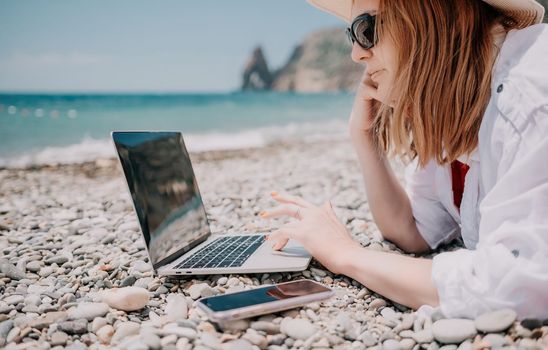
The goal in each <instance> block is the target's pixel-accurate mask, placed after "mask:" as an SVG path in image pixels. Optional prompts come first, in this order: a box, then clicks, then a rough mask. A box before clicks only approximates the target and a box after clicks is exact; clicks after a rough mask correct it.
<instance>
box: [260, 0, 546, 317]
mask: <svg viewBox="0 0 548 350" xmlns="http://www.w3.org/2000/svg"><path fill="white" fill-rule="evenodd" d="M309 1H310V2H311V3H312V4H314V5H316V6H318V7H319V8H321V9H323V10H325V11H327V12H329V13H331V14H334V15H337V16H339V17H341V18H343V19H344V20H345V21H347V22H348V23H351V26H350V28H349V29H348V33H349V37H350V39H351V41H352V59H353V60H354V61H355V62H358V63H363V64H364V65H365V71H364V74H363V77H362V80H361V83H360V84H359V87H358V89H357V93H356V97H355V101H354V105H353V109H352V113H351V116H350V121H349V129H350V136H351V140H352V144H353V146H354V148H355V150H356V152H357V155H358V158H359V161H360V165H361V169H362V171H363V177H364V181H365V188H366V193H367V198H368V203H369V205H370V208H371V212H372V214H373V218H374V220H375V222H376V224H377V226H378V227H379V229H380V231H381V233H382V234H383V236H384V238H385V239H387V240H390V241H392V242H393V243H394V244H396V245H397V246H398V247H400V248H401V249H402V250H404V251H406V252H415V253H418V252H426V251H428V250H430V249H435V248H437V247H438V246H439V245H440V244H442V243H446V242H449V241H451V240H452V239H454V238H455V237H458V236H459V235H460V236H461V237H462V239H463V242H464V245H465V248H463V249H459V250H456V251H451V252H443V253H440V254H438V255H436V256H435V257H434V258H433V259H432V260H430V259H424V258H414V257H410V256H402V255H398V254H391V253H386V252H379V251H373V250H369V249H367V248H363V247H362V246H360V244H358V243H357V242H355V241H354V240H353V239H352V237H351V236H350V234H349V233H348V232H347V230H346V229H345V227H344V225H343V224H341V223H340V222H339V221H338V219H337V218H336V216H335V215H334V213H333V210H332V208H331V206H330V204H329V203H326V204H325V205H323V206H321V207H318V206H315V205H312V204H310V203H308V202H307V201H305V200H303V199H301V198H298V197H294V196H290V195H279V194H277V193H273V194H272V195H273V198H274V199H275V200H276V201H278V202H279V203H280V206H278V207H277V208H274V209H272V210H270V211H268V212H263V213H262V214H261V215H262V216H263V217H279V216H291V217H294V218H295V219H297V220H295V222H292V223H290V224H288V225H286V226H284V227H282V228H280V229H279V230H277V231H276V232H274V233H272V234H271V235H270V237H269V239H271V240H272V241H273V242H274V246H273V247H274V249H281V248H283V246H284V245H285V244H286V242H287V240H288V239H290V238H292V239H295V240H297V241H299V242H300V243H301V244H303V246H304V247H305V248H306V249H307V250H308V251H309V252H310V253H311V254H312V255H313V256H314V257H315V258H316V259H317V260H318V261H319V262H321V263H322V264H323V265H324V266H325V267H327V268H328V269H330V270H331V271H332V272H334V273H340V274H345V275H347V276H349V277H351V278H353V279H355V280H357V281H359V282H361V283H362V284H363V285H365V286H366V287H367V288H369V289H372V290H374V291H376V292H377V293H379V294H382V295H384V296H386V297H387V298H390V299H392V300H394V301H396V302H398V303H400V304H404V305H407V306H410V307H413V308H418V307H419V306H421V305H431V306H434V307H436V306H439V307H440V309H441V311H442V313H443V314H444V315H445V316H446V317H469V318H474V317H476V316H477V315H479V314H481V313H483V312H486V311H490V310H496V309H501V308H513V309H514V310H516V311H517V313H518V316H519V317H520V318H525V317H535V318H541V319H544V318H548V66H547V65H546V63H545V62H546V57H548V26H546V25H545V24H537V23H539V22H541V21H542V18H543V14H544V9H543V8H542V7H541V6H540V5H539V4H538V3H537V2H536V1H534V0H514V1H507V0H489V1H487V0H486V1H482V0H412V1H411V0H354V1H352V0H309ZM390 155H392V156H393V155H398V156H400V157H402V158H403V159H404V160H411V162H410V163H409V165H408V166H407V168H406V178H407V181H406V183H407V187H406V189H404V188H403V187H402V185H401V184H400V183H399V182H398V180H397V179H396V177H395V176H394V174H393V172H392V170H391V168H390V165H389V163H388V161H387V157H388V156H390Z"/></svg>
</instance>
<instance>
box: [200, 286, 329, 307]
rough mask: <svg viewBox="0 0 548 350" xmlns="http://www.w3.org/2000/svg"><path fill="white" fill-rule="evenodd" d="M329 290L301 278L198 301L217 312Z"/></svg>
mask: <svg viewBox="0 0 548 350" xmlns="http://www.w3.org/2000/svg"><path fill="white" fill-rule="evenodd" d="M329 290H330V289H329V288H326V287H324V286H322V285H320V284H317V283H314V282H311V281H308V280H302V281H295V282H290V283H282V284H277V285H273V286H267V287H261V288H256V289H252V290H246V291H243V292H236V293H231V294H225V295H220V296H216V297H210V298H205V299H202V300H200V302H202V303H203V304H204V305H206V306H207V307H209V308H210V309H211V310H213V311H214V312H217V311H226V310H231V309H237V308H241V307H246V306H252V305H257V304H264V303H268V302H271V301H275V300H280V299H289V298H295V297H298V296H302V295H309V294H314V293H321V292H325V291H329Z"/></svg>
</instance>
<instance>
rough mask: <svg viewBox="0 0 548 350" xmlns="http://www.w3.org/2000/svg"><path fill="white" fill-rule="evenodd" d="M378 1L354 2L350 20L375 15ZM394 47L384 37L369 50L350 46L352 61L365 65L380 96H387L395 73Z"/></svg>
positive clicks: (355, 0)
mask: <svg viewBox="0 0 548 350" xmlns="http://www.w3.org/2000/svg"><path fill="white" fill-rule="evenodd" d="M378 8H379V0H354V1H353V4H352V19H354V18H356V17H357V16H359V15H361V14H363V13H365V12H367V13H369V14H371V15H375V14H377V11H378ZM396 53H397V51H396V47H395V45H394V43H393V42H392V40H391V39H390V38H389V37H388V36H387V35H385V36H384V37H383V38H380V40H379V41H378V42H377V43H376V44H375V46H373V47H372V48H371V49H364V48H363V47H361V46H360V45H359V44H358V43H354V45H353V46H352V60H353V61H354V62H357V63H365V65H366V70H367V72H368V73H369V75H370V76H371V80H373V82H374V83H376V84H377V89H378V91H379V93H380V94H381V96H384V97H385V98H386V97H387V96H388V92H389V91H390V87H391V86H392V84H393V82H394V75H395V71H396V68H397V67H396V59H397V55H396Z"/></svg>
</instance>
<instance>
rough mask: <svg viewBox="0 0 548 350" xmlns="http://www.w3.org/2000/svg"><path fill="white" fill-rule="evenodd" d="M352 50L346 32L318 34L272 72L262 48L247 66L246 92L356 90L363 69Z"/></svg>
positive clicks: (340, 30)
mask: <svg viewBox="0 0 548 350" xmlns="http://www.w3.org/2000/svg"><path fill="white" fill-rule="evenodd" d="M350 49H351V48H350V45H349V43H348V42H347V39H346V35H345V34H344V29H343V28H332V29H326V30H321V31H317V32H314V33H312V34H311V35H309V36H308V37H307V38H306V39H305V40H304V41H303V42H302V43H301V44H300V45H298V46H297V47H296V48H295V49H294V50H293V53H292V54H291V57H290V58H289V60H288V61H287V63H286V64H285V65H284V66H282V67H281V68H279V69H277V70H275V71H272V72H271V71H270V70H269V68H268V66H267V64H266V61H265V59H264V57H263V55H262V50H261V48H256V49H255V50H254V52H253V54H252V55H251V57H250V59H249V60H248V62H247V64H246V67H245V71H244V77H243V84H242V89H244V90H263V89H271V90H276V91H296V92H318V91H340V90H349V91H351V90H354V89H355V87H356V84H357V83H358V79H359V78H360V76H361V72H362V71H363V66H361V65H359V64H356V63H354V62H352V60H351V59H350ZM256 86H257V87H256Z"/></svg>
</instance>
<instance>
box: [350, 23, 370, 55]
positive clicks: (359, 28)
mask: <svg viewBox="0 0 548 350" xmlns="http://www.w3.org/2000/svg"><path fill="white" fill-rule="evenodd" d="M352 32H354V36H355V37H356V40H357V41H358V43H359V44H360V45H361V46H362V47H363V48H366V49H369V48H371V47H373V45H374V43H375V18H374V17H371V16H369V17H365V18H361V19H357V20H356V21H354V22H353V23H352Z"/></svg>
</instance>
